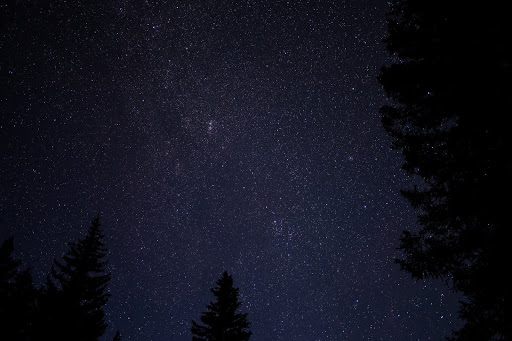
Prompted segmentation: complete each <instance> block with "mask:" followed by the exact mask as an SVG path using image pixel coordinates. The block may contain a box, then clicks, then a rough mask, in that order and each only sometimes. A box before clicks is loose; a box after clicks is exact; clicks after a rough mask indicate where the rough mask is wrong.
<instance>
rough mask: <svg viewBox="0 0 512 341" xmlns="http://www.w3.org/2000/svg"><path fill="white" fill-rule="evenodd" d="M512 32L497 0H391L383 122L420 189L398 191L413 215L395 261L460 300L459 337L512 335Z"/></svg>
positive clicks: (504, 337) (503, 6)
mask: <svg viewBox="0 0 512 341" xmlns="http://www.w3.org/2000/svg"><path fill="white" fill-rule="evenodd" d="M511 30H512V24H511V21H510V20H509V18H508V16H507V11H506V7H505V5H504V4H502V3H498V2H497V3H493V4H490V3H489V4H488V3H485V4H482V3H476V2H465V3H464V4H462V3H458V2H446V1H443V0H414V1H413V0H396V1H394V2H393V10H392V12H391V13H390V15H389V16H388V33H389V35H388V37H387V39H386V43H387V48H388V50H389V52H391V53H392V54H394V57H395V59H394V61H395V63H394V64H392V65H391V66H387V67H383V68H382V72H381V75H380V77H379V81H380V82H381V84H382V85H383V87H384V90H385V91H386V93H387V95H388V96H389V97H390V98H391V99H392V101H391V104H390V105H386V106H383V107H382V108H381V113H382V123H383V125H384V127H385V129H386V130H387V131H388V133H389V134H390V135H391V137H392V138H393V145H394V147H396V148H398V149H401V150H402V153H403V155H404V157H405V163H404V165H403V169H405V170H406V171H407V172H409V173H410V174H413V175H417V176H419V177H421V178H423V179H424V180H425V181H424V183H422V184H421V185H420V186H416V187H414V188H411V189H407V190H404V191H403V192H402V193H403V195H404V196H405V197H406V198H407V199H408V200H409V202H410V203H411V205H412V206H413V207H414V208H416V209H418V211H419V216H418V223H419V229H418V230H414V229H413V230H406V231H404V232H403V234H402V237H401V244H400V247H399V249H400V250H402V251H403V254H402V257H401V258H400V259H397V263H399V264H400V266H401V267H402V269H404V270H406V271H408V272H410V273H411V274H412V276H413V277H415V278H419V279H422V278H443V279H445V280H446V281H447V282H448V283H449V284H450V285H451V286H452V287H453V288H454V289H455V290H457V291H459V292H462V293H463V294H464V295H465V301H464V303H463V304H462V305H461V309H460V316H461V317H462V318H463V319H464V320H465V322H466V324H465V326H464V327H463V328H462V329H461V330H459V331H457V332H456V333H455V339H460V340H468V339H471V340H491V339H492V340H502V339H506V338H507V336H508V337H509V338H510V337H511V335H510V330H511V328H510V322H506V321H505V297H508V296H509V295H510V288H511V286H510V285H509V281H508V279H507V278H508V275H507V272H506V271H504V269H506V268H507V264H506V259H508V251H507V250H508V243H509V242H508V240H509V239H508V238H507V232H506V231H508V229H509V224H510V223H509V215H508V205H509V201H508V200H504V198H506V197H509V195H510V192H511V191H512V181H511V176H510V175H511V174H512V163H511V162H510V155H512V139H511V138H510V136H511V134H510V126H509V124H508V123H507V121H506V117H507V113H508V111H509V110H510V107H511V106H512V100H511V99H512V97H511V96H510V93H511V92H512V86H511V84H512V83H511V82H510V79H511V77H512V69H511V68H510V65H511V62H512V53H511V49H510V43H509V40H510V39H509V34H508V32H510V31H511Z"/></svg>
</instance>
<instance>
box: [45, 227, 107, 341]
mask: <svg viewBox="0 0 512 341" xmlns="http://www.w3.org/2000/svg"><path fill="white" fill-rule="evenodd" d="M103 238H104V235H103V233H102V231H101V228H100V222H99V217H96V218H94V220H93V221H92V224H91V226H90V228H89V230H88V233H87V235H86V236H85V238H84V239H81V240H79V242H78V243H70V244H69V250H68V251H67V252H66V253H65V254H64V256H63V257H62V261H58V260H55V264H54V267H52V272H51V275H52V277H53V279H54V280H56V282H57V284H54V282H53V281H52V280H51V279H50V278H48V280H47V284H46V287H45V288H44V292H43V295H42V296H43V297H42V298H41V312H40V317H41V318H42V319H43V320H42V321H40V323H39V326H38V327H39V333H40V335H44V337H46V338H48V339H52V340H70V339H72V340H83V341H96V340H98V339H99V337H100V336H102V335H103V334H104V332H105V329H106V327H107V324H106V322H105V313H104V311H103V306H104V305H105V304H106V303H107V301H108V298H109V297H110V294H109V293H107V285H108V283H109V281H110V273H107V272H106V266H107V262H106V260H105V257H106V256H107V249H106V247H105V245H104V243H103Z"/></svg>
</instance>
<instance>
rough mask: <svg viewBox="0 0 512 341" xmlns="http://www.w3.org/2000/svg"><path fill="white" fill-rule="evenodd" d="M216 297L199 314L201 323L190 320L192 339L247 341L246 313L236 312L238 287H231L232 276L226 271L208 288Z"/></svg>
mask: <svg viewBox="0 0 512 341" xmlns="http://www.w3.org/2000/svg"><path fill="white" fill-rule="evenodd" d="M210 291H211V292H212V293H213V295H214V296H215V297H216V301H215V302H210V304H208V306H207V308H208V311H207V312H204V313H202V314H201V322H202V323H203V325H200V324H198V323H196V322H195V321H192V328H191V331H192V334H193V335H194V336H193V338H192V340H194V341H247V340H249V338H250V337H251V334H252V333H251V332H250V331H249V325H250V323H249V322H248V320H247V314H241V313H237V312H236V311H237V309H238V308H239V307H240V305H241V304H242V303H241V302H239V301H238V291H239V289H238V288H234V287H233V278H232V277H231V275H229V274H228V273H227V272H226V271H225V272H224V273H223V274H222V277H221V278H220V279H219V280H218V281H217V287H215V288H212V289H210Z"/></svg>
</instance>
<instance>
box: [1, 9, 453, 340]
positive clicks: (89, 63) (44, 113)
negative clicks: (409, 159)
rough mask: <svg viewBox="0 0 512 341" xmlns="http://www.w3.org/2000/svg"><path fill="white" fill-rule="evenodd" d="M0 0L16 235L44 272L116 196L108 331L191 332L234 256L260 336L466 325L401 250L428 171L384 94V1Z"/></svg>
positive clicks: (158, 335)
mask: <svg viewBox="0 0 512 341" xmlns="http://www.w3.org/2000/svg"><path fill="white" fill-rule="evenodd" d="M1 6H2V8H1V10H2V20H1V21H2V22H3V27H2V31H1V34H2V39H1V42H0V43H1V44H2V45H0V51H1V58H2V64H1V69H0V71H1V75H0V77H1V82H2V90H1V96H0V102H1V103H0V106H1V109H0V110H1V122H0V139H1V148H2V153H1V166H0V181H1V184H2V185H1V186H0V193H1V196H0V200H1V201H0V202H1V206H0V219H1V224H2V228H1V233H0V237H2V238H6V237H7V236H9V235H14V236H15V243H16V252H17V255H18V256H19V257H20V258H23V259H24V260H25V261H26V262H27V263H29V264H30V265H31V266H32V269H33V274H34V277H35V279H36V281H37V282H38V283H40V282H42V280H43V279H44V277H45V275H46V273H47V272H48V270H49V268H50V265H51V262H52V260H53V258H54V257H60V256H61V255H62V253H63V252H64V251H65V250H66V243H67V242H69V241H72V240H76V239H77V238H78V237H79V236H81V235H83V234H84V233H85V230H86V227H87V226H88V222H89V221H90V220H91V219H92V217H93V216H94V215H95V214H97V213H101V219H102V224H103V228H104V230H105V233H106V235H107V239H108V240H107V246H108V247H109V250H110V255H109V261H110V263H109V264H110V265H109V266H110V271H111V272H112V281H111V283H110V291H111V293H112V298H111V300H110V301H109V303H108V304H107V306H106V311H107V317H108V322H109V324H110V327H109V330H108V333H110V334H111V335H113V333H114V331H115V329H119V330H120V331H121V333H122V335H123V338H124V339H127V340H189V339H190V338H191V335H190V332H189V330H190V325H191V320H192V319H196V320H197V319H198V317H199V315H200V313H201V312H202V311H204V309H205V305H206V304H207V303H208V302H209V301H210V300H211V297H210V293H209V290H208V289H209V288H210V287H212V286H213V285H214V283H215V281H216V279H217V278H218V277H219V276H220V274H221V273H222V271H224V270H228V271H229V272H230V273H232V274H233V278H234V280H235V286H237V287H240V293H241V299H242V301H243V302H244V303H243V306H242V310H243V311H244V312H248V313H249V315H248V319H249V321H250V322H251V323H252V325H251V330H252V332H253V337H252V339H253V340H255V341H259V340H439V339H441V338H442V337H443V336H445V335H448V334H449V332H450V330H451V329H454V328H456V327H457V326H458V325H459V321H458V320H457V318H456V303H457V299H458V297H456V296H455V295H453V294H452V293H450V292H449V290H448V288H447V287H446V286H444V284H443V283H439V282H436V281H432V282H415V281H413V280H412V279H410V278H409V275H407V274H405V273H402V272H400V270H399V269H398V266H397V265H395V264H394V263H393V259H394V257H395V256H397V255H398V254H397V251H396V250H395V247H396V246H397V245H398V238H399V236H400V232H401V230H402V229H406V228H414V225H415V212H414V211H412V210H411V208H410V207H409V206H408V204H407V203H406V201H405V200H404V199H403V198H401V197H400V194H399V189H400V188H404V187H406V186H408V185H410V184H411V183H413V181H415V179H411V178H409V177H407V176H406V174H405V173H404V172H403V171H401V170H400V165H401V163H402V159H401V156H400V154H399V152H398V151H396V150H392V149H391V148H390V147H391V143H390V139H389V138H388V137H387V136H386V133H385V131H384V129H383V128H382V127H381V124H380V117H379V113H378V109H379V107H380V106H381V105H383V104H384V103H385V101H386V98H385V96H384V94H383V93H382V90H381V87H380V85H379V84H378V82H377V81H376V77H377V74H378V70H379V68H380V67H381V66H382V65H384V64H386V63H390V59H389V57H388V56H387V53H386V51H385V47H384V45H383V44H382V39H383V38H384V37H385V34H386V31H385V29H386V28H385V13H386V11H387V10H388V8H387V4H386V2H385V1H379V0H375V1H355V0H353V1H352V0H346V1H178V2H168V1H128V0H124V1H117V2H109V1H76V2H75V1H74V2H73V3H68V2H57V3H54V2H48V3H46V2H41V3H37V4H32V3H28V2H27V3H25V2H14V1H10V2H7V3H6V4H4V5H1ZM111 335H107V336H106V338H107V339H109V338H111Z"/></svg>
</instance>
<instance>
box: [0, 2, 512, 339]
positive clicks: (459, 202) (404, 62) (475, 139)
mask: <svg viewBox="0 0 512 341" xmlns="http://www.w3.org/2000/svg"><path fill="white" fill-rule="evenodd" d="M457 4H458V5H457V6H455V5H454V4H453V3H451V5H447V2H446V1H441V0H429V1H412V0H411V1H406V0H403V1H395V2H394V3H393V7H392V11H391V13H390V14H389V15H388V36H387V38H386V39H385V43H386V46H387V49H388V51H389V53H390V54H391V55H392V56H393V60H394V61H395V62H394V63H393V64H391V65H387V66H384V67H383V68H382V69H381V73H380V76H379V81H380V83H381V84H382V86H383V89H384V90H385V92H386V94H387V96H388V97H389V99H390V104H389V105H385V106H383V107H382V108H381V114H382V124H383V126H384V128H385V129H386V131H387V132H388V133H389V135H390V136H391V138H392V140H393V146H394V147H395V148H397V149H399V150H401V151H402V153H403V155H404V160H405V161H404V164H403V169H404V170H405V171H407V172H408V173H410V174H412V175H414V176H416V178H418V179H419V180H420V183H418V184H417V185H416V186H414V187H413V188H408V189H404V190H403V191H402V194H403V195H404V196H405V198H407V199H408V201H409V202H410V204H411V205H412V206H413V207H414V208H416V209H418V212H419V214H418V228H416V229H408V230H404V231H403V233H402V236H401V240H400V244H399V247H398V249H399V250H400V252H401V254H400V256H399V257H398V259H397V260H396V262H397V263H398V264H399V265H400V267H401V268H402V269H403V270H404V271H406V272H408V273H410V274H411V275H412V277H413V278H416V279H432V278H441V279H443V280H445V281H446V283H447V285H449V286H450V287H451V288H452V289H453V290H454V291H457V292H460V293H461V294H462V295H463V300H462V301H461V303H460V310H459V316H460V318H461V319H462V321H463V322H464V325H463V326H462V328H460V329H459V330H456V331H454V332H453V334H452V335H450V336H448V337H449V338H450V340H507V339H510V336H511V335H510V334H511V332H510V322H509V321H510V320H506V318H505V298H506V297H508V296H509V293H510V288H511V285H510V280H509V279H508V277H509V276H508V272H507V271H506V269H507V267H506V261H507V259H508V257H507V252H506V250H507V247H508V246H509V245H508V244H509V240H508V238H507V235H508V234H507V233H506V228H507V226H508V225H509V219H508V218H509V217H508V206H509V202H510V200H509V199H508V198H509V196H510V193H511V190H512V183H511V182H512V180H511V179H512V161H511V159H510V157H511V155H512V148H511V138H510V136H511V134H510V127H509V125H508V124H506V120H507V119H508V116H509V112H510V108H511V107H512V103H511V102H512V96H511V94H512V83H511V82H510V80H511V79H512V77H511V76H512V75H511V69H510V62H511V55H512V53H511V47H510V37H509V35H510V33H509V32H512V28H511V27H510V26H511V21H510V20H509V18H508V13H509V12H508V11H507V10H506V8H505V4H506V2H503V3H494V4H493V5H492V6H491V5H482V4H480V3H476V2H473V3H471V2H464V4H462V3H459V2H457ZM103 238H104V234H103V231H102V229H101V225H100V221H99V217H96V218H94V219H93V221H92V223H91V225H90V227H89V229H88V232H87V234H86V236H85V237H84V238H82V239H79V240H78V241H77V242H73V243H70V244H69V247H68V250H67V251H66V253H65V254H64V255H63V256H62V258H60V259H56V260H55V261H54V264H53V266H52V267H51V270H50V271H49V273H48V276H47V278H46V282H45V283H44V284H43V285H42V286H41V287H36V286H35V285H34V282H33V279H32V276H31V273H30V269H29V268H27V267H26V266H25V265H23V264H22V261H21V260H18V259H15V258H14V256H13V251H14V239H13V238H12V237H11V238H9V239H7V240H5V241H3V243H2V244H1V246H0V323H1V326H0V339H2V340H84V341H85V340H87V341H89V340H98V339H99V338H100V337H102V336H104V334H105V331H106V328H107V322H106V320H105V312H104V310H103V307H104V306H105V304H106V303H107V301H108V299H109V296H110V294H109V293H108V290H107V289H108V284H109V281H110V278H111V274H110V273H109V272H108V266H107V262H106V255H107V251H108V250H107V249H106V247H105V244H104V242H103ZM113 275H114V276H115V274H113ZM211 291H212V293H213V295H214V296H215V298H216V301H214V302H212V303H210V304H209V305H208V306H207V309H208V311H207V312H205V313H203V314H202V315H201V317H200V319H201V323H202V324H199V323H196V322H195V321H191V331H192V334H194V335H195V336H194V340H248V339H249V338H250V336H251V332H250V331H249V325H250V324H249V322H248V320H247V314H243V313H238V312H237V309H238V308H239V307H240V302H239V301H238V289H237V288H234V287H233V280H232V277H231V276H230V275H229V274H228V273H227V272H225V273H223V274H222V276H221V278H220V279H219V281H218V282H217V286H216V287H215V288H213V289H211ZM113 294H114V295H115V293H113ZM121 332H122V331H121ZM121 332H119V331H117V332H116V334H115V335H112V338H113V340H120V339H121Z"/></svg>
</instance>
